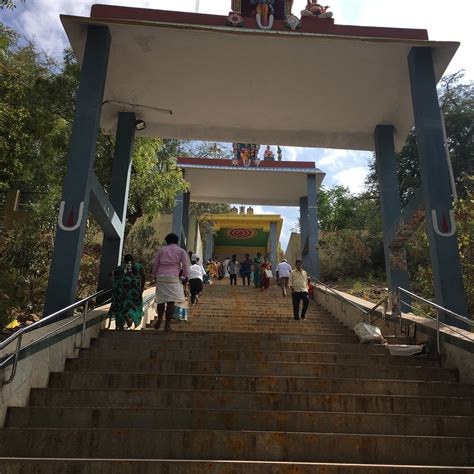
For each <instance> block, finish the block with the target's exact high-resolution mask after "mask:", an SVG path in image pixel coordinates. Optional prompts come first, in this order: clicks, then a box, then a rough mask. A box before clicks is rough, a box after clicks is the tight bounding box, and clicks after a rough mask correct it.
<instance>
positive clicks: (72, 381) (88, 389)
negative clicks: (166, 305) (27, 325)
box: [0, 284, 474, 474]
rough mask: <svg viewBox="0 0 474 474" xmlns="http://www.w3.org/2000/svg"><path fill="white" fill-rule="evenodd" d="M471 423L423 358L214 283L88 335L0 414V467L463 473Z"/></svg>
mask: <svg viewBox="0 0 474 474" xmlns="http://www.w3.org/2000/svg"><path fill="white" fill-rule="evenodd" d="M473 413H474V390H473V387H472V386H468V385H463V384H460V383H458V381H457V373H456V371H453V370H448V369H443V368H440V367H439V365H438V363H437V360H436V359H435V358H431V357H419V356H414V357H407V358H402V357H393V356H390V355H389V354H388V351H387V350H386V349H385V348H384V347H381V346H372V345H361V344H359V343H358V340H357V338H356V337H355V335H354V334H353V332H352V331H351V330H350V329H349V328H347V327H345V326H344V325H343V324H342V323H340V322H339V321H338V320H337V319H335V318H334V317H333V316H332V315H330V314H329V313H327V312H326V311H324V310H323V309H322V308H321V307H319V306H317V305H316V304H315V303H313V302H312V303H311V305H310V309H309V311H308V314H307V320H306V321H294V320H293V319H292V311H291V299H290V298H289V297H288V298H286V299H284V298H282V296H281V294H280V292H279V289H278V288H275V287H273V288H271V289H270V290H268V291H266V292H260V291H258V290H256V289H255V288H253V287H242V286H238V287H229V286H228V285H224V284H217V285H211V286H206V287H205V293H204V295H203V296H202V298H201V302H200V303H199V304H198V305H197V306H195V307H194V308H193V309H192V310H191V315H190V317H189V322H188V323H187V324H184V323H175V324H173V332H172V333H164V332H163V331H159V332H157V331H154V330H152V329H146V330H143V331H123V332H117V331H104V332H103V334H102V336H101V337H100V338H99V339H97V340H95V341H93V344H92V347H91V349H89V350H83V351H82V352H81V354H80V357H79V358H78V359H74V360H69V361H68V363H67V366H66V371H65V372H63V373H53V374H51V377H50V383H49V387H48V388H46V389H34V390H32V392H31V397H30V405H29V407H26V408H12V409H10V410H9V412H8V417H7V427H6V428H5V429H3V430H1V431H0V456H3V457H4V458H5V457H9V458H11V459H2V460H0V473H1V474H6V473H8V474H13V473H14V474H17V473H71V474H72V473H75V474H76V473H96V472H97V473H99V472H100V473H102V474H109V473H110V474H112V473H114V474H123V473H127V474H128V473H143V474H145V473H146V474H151V473H166V474H184V473H196V474H198V473H199V474H203V473H211V474H217V473H219V474H230V473H235V474H243V473H249V474H254V473H272V474H276V473H281V474H283V473H291V474H300V473H343V474H347V473H375V472H376V473H408V472H416V473H424V472H427V473H431V472H439V473H445V472H467V473H470V474H472V473H473V472H474V468H472V467H471V468H467V466H474V417H473ZM456 466H457V467H456ZM461 466H465V467H464V468H463V467H461Z"/></svg>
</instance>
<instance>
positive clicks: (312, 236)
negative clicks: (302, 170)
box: [303, 174, 320, 279]
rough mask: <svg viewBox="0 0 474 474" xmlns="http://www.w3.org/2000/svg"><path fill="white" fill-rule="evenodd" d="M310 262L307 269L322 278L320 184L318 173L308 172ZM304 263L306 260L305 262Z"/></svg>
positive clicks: (314, 275)
mask: <svg viewBox="0 0 474 474" xmlns="http://www.w3.org/2000/svg"><path fill="white" fill-rule="evenodd" d="M307 179H308V263H307V266H306V271H307V272H308V273H310V274H311V275H312V276H313V277H316V278H318V279H319V278H320V265H319V233H318V204H317V199H318V186H317V183H316V175H315V174H308V178H307ZM303 263H304V262H303Z"/></svg>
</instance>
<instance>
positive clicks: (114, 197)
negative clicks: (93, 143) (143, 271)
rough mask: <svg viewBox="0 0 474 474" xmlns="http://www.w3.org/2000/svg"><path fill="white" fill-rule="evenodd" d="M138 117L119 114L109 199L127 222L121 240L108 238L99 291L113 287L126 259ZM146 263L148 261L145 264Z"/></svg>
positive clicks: (105, 241)
mask: <svg viewBox="0 0 474 474" xmlns="http://www.w3.org/2000/svg"><path fill="white" fill-rule="evenodd" d="M135 120H136V117H135V114H134V113H131V112H121V113H119V117H118V123H117V133H116V139H115V153H114V161H113V164H112V175H111V178H110V185H109V199H110V203H111V204H112V206H113V208H114V210H115V212H116V214H117V215H118V217H119V219H120V220H121V221H122V223H123V227H122V233H121V235H120V236H119V238H114V237H109V236H107V235H104V240H103V243H102V253H101V260H100V271H99V283H98V289H99V290H102V289H106V288H111V287H112V278H111V273H112V271H113V269H114V268H115V267H116V266H117V265H120V262H121V259H122V248H123V238H124V233H125V222H126V219H127V205H128V190H129V188H130V174H131V170H132V155H133V145H134V142H135ZM141 263H143V264H146V263H147V262H141Z"/></svg>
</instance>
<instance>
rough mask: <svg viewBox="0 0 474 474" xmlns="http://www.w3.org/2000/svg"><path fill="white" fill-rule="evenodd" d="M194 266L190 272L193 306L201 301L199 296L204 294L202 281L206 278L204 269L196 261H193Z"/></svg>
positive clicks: (190, 268)
mask: <svg viewBox="0 0 474 474" xmlns="http://www.w3.org/2000/svg"><path fill="white" fill-rule="evenodd" d="M191 263H192V265H191V266H190V267H189V271H188V278H189V280H188V282H189V291H190V293H191V304H192V305H194V303H196V302H198V301H199V296H200V294H201V293H202V280H203V277H204V268H203V267H202V265H200V264H199V263H198V262H197V260H196V259H193V260H192V261H191Z"/></svg>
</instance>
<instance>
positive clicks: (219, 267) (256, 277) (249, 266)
mask: <svg viewBox="0 0 474 474" xmlns="http://www.w3.org/2000/svg"><path fill="white" fill-rule="evenodd" d="M207 269H208V274H209V278H210V280H211V282H212V279H218V280H223V279H224V278H229V280H230V284H231V285H237V280H238V278H239V277H240V278H242V285H243V286H246V285H247V286H250V285H252V284H253V285H254V286H255V288H260V289H262V290H264V289H268V288H269V286H270V280H271V278H272V264H271V263H270V261H269V259H268V257H267V256H264V257H262V254H261V253H260V252H259V253H257V256H256V257H255V258H254V259H251V258H250V254H248V253H246V254H245V258H244V259H243V260H242V261H240V262H239V261H238V260H237V255H232V256H231V257H230V258H229V257H227V258H226V259H224V260H222V261H221V260H219V259H218V258H217V257H214V258H213V259H209V260H208V262H207Z"/></svg>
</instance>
